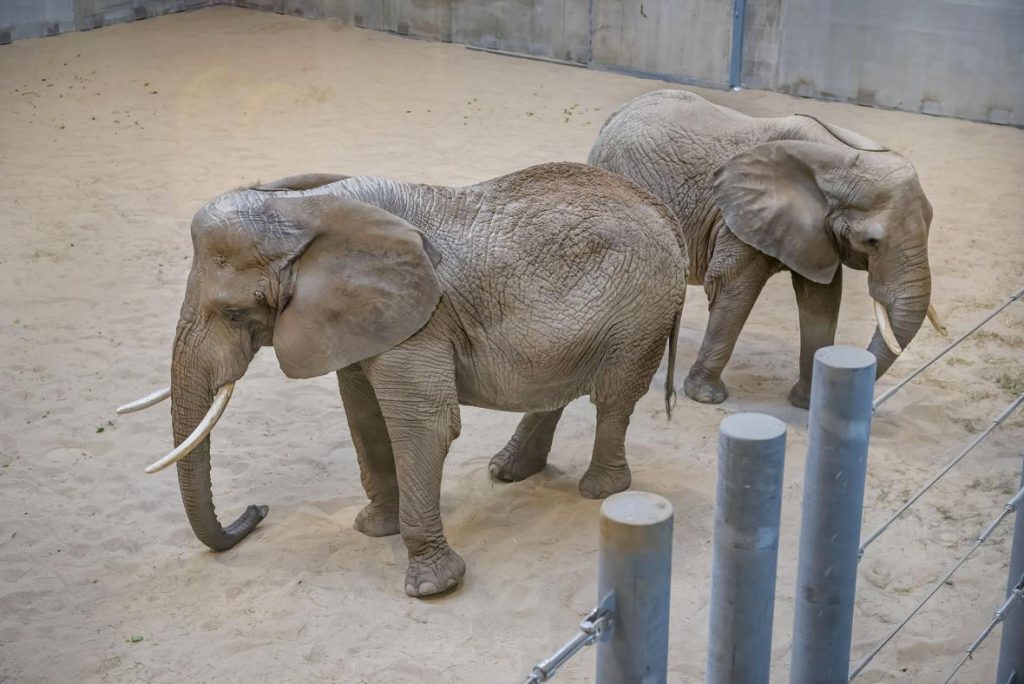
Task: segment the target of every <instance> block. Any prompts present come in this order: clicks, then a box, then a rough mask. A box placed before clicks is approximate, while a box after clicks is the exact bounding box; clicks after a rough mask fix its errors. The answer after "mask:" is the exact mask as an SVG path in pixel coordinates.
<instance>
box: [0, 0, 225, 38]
mask: <svg viewBox="0 0 1024 684" xmlns="http://www.w3.org/2000/svg"><path fill="white" fill-rule="evenodd" d="M217 4H220V0H0V45H3V44H5V43H10V42H11V41H13V40H19V39H21V38H37V37H39V36H55V35H57V34H59V33H67V32H68V31H75V30H79V31H88V30H89V29H94V28H98V27H100V26H106V25H107V24H116V23H119V22H122V21H134V20H136V19H145V18H146V17H153V16H156V15H158V14H167V13H168V12H181V11H183V10H187V9H194V8H196V7H206V6H208V5H217Z"/></svg>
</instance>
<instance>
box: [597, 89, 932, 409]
mask: <svg viewBox="0 0 1024 684" xmlns="http://www.w3.org/2000/svg"><path fill="white" fill-rule="evenodd" d="M856 148H863V149H856ZM865 150H875V151H865ZM879 150H882V148H880V147H879V146H878V145H877V143H874V142H872V141H871V140H869V139H867V138H865V137H864V136H861V135H858V134H856V133H853V132H852V131H848V130H845V129H841V128H839V127H836V126H827V125H825V124H823V123H821V122H819V121H817V120H815V119H812V118H810V117H805V116H788V117H781V118H753V117H750V116H747V115H745V114H741V113H739V112H736V111H733V110H731V109H728V108H726V107H720V106H718V105H714V104H711V103H710V102H708V101H707V100H704V99H703V98H701V97H699V96H697V95H694V94H692V93H688V92H685V91H679V90H662V91H655V92H652V93H648V94H646V95H642V96H640V97H638V98H636V99H634V100H632V101H630V102H628V103H627V104H625V105H624V106H623V107H622V108H620V109H619V110H618V111H617V112H615V113H614V114H612V116H611V117H610V118H609V119H608V121H607V122H606V123H605V125H604V128H603V129H602V130H601V133H600V135H599V136H598V139H597V142H596V143H595V144H594V147H593V149H592V150H591V152H590V157H589V160H588V161H589V163H591V164H593V165H595V166H598V167H601V168H604V169H608V170H610V171H614V172H616V173H619V174H622V175H623V176H625V177H626V178H629V179H630V180H632V181H634V182H635V183H637V184H639V185H640V186H641V187H644V188H646V189H647V190H649V191H651V192H652V193H654V194H655V195H656V196H658V197H659V198H661V199H662V200H663V201H664V202H665V203H666V204H667V205H668V206H669V208H670V209H672V211H673V212H674V213H675V214H676V216H677V217H678V218H679V219H680V223H681V226H682V230H683V233H684V236H685V240H686V245H687V250H688V252H689V255H690V260H691V267H690V280H689V282H690V284H694V285H695V284H703V285H704V289H705V291H706V292H707V294H708V299H709V301H710V318H709V321H708V327H707V331H706V332H705V335H704V341H703V343H702V344H701V348H700V353H699V354H698V356H697V360H696V362H695V363H694V364H693V367H692V368H691V369H690V372H689V375H688V376H687V378H686V382H685V384H684V390H685V392H686V395H687V396H689V397H690V398H691V399H694V400H696V401H700V402H706V403H719V402H721V401H724V400H725V398H726V397H727V396H728V392H727V390H726V387H725V384H724V383H723V382H722V378H721V375H722V370H723V369H724V368H725V365H726V363H727V362H728V361H729V357H730V356H731V355H732V351H733V347H734V346H735V344H736V339H737V337H738V336H739V334H740V330H741V329H742V328H743V324H744V322H745V321H746V319H747V316H748V314H749V313H750V310H751V308H752V307H753V305H754V302H755V300H756V299H757V297H758V295H759V293H760V292H761V288H762V287H763V286H764V284H765V282H766V281H767V280H768V278H769V277H770V276H771V275H773V274H774V273H777V272H778V271H780V270H789V271H790V272H791V276H792V280H793V289H794V290H795V291H796V299H797V305H798V307H799V314H800V379H799V381H798V382H797V383H796V385H795V386H794V387H793V388H792V390H791V391H790V394H789V400H790V402H791V403H793V404H794V405H796V406H801V407H804V408H806V407H807V406H808V402H809V398H810V387H811V370H812V368H813V365H814V363H813V362H814V352H815V351H817V350H818V349H819V348H821V347H823V346H828V345H830V344H832V343H833V342H834V340H835V331H836V321H837V319H838V316H839V300H840V295H841V293H842V268H841V267H840V264H841V263H842V264H845V265H846V266H849V267H850V268H855V269H859V270H867V271H868V287H869V290H870V294H871V296H872V297H873V298H875V299H876V300H878V301H879V302H881V303H882V304H883V305H884V306H885V308H886V310H887V311H888V312H889V318H890V320H891V321H892V326H893V330H894V332H895V335H896V338H897V340H898V341H899V343H900V345H901V346H902V347H903V348H906V346H907V344H908V343H909V342H910V341H911V340H912V339H913V337H914V335H915V334H916V333H917V330H918V328H919V327H920V326H921V322H922V320H923V319H924V317H925V314H926V311H927V308H928V302H929V298H930V296H931V275H930V272H929V268H928V228H929V225H930V223H931V218H932V208H931V205H930V204H929V203H928V200H927V198H926V197H925V195H924V191H923V190H922V189H921V184H920V182H919V181H918V177H917V173H916V172H915V170H914V167H913V166H912V165H911V163H910V162H909V161H907V160H906V159H905V158H904V157H902V156H900V155H898V154H896V153H894V152H890V151H884V150H882V151H879ZM868 350H869V351H870V352H871V353H872V354H874V355H875V356H876V357H877V359H878V375H879V376H881V375H882V374H883V373H885V371H886V370H887V369H888V368H889V366H890V365H892V363H893V361H894V360H895V358H896V357H895V354H893V353H892V352H891V351H890V350H889V348H888V347H887V346H886V345H885V343H884V341H883V340H882V337H881V335H880V333H879V332H878V330H877V329H876V331H875V334H874V337H873V338H872V340H871V343H870V346H869V347H868Z"/></svg>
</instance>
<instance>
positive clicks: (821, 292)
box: [789, 266, 843, 408]
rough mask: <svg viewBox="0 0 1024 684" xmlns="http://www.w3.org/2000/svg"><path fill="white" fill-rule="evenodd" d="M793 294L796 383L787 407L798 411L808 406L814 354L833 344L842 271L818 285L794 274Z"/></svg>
mask: <svg viewBox="0 0 1024 684" xmlns="http://www.w3.org/2000/svg"><path fill="white" fill-rule="evenodd" d="M792 275H793V290H794V291H795V292H796V303H797V307H798V309H799V311H800V379H799V380H798V381H797V383H796V384H795V385H793V389H791V390H790V391H789V403H791V404H793V406H799V407H800V408H808V407H809V406H810V404H811V373H812V371H813V370H814V354H815V352H817V351H818V350H819V349H821V348H822V347H827V346H829V345H831V344H833V343H834V342H835V339H836V323H837V322H838V321H839V301H840V299H841V298H842V294H843V267H842V266H840V267H839V268H837V269H836V274H835V276H834V277H833V278H832V282H831V283H827V284H824V285H823V284H820V283H816V282H814V281H812V280H808V279H807V278H804V277H803V276H802V275H800V274H798V273H796V272H794V273H793V274H792Z"/></svg>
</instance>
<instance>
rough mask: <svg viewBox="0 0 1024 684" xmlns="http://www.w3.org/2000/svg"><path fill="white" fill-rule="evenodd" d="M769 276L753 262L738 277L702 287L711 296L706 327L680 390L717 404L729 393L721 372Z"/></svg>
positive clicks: (767, 271)
mask: <svg viewBox="0 0 1024 684" xmlns="http://www.w3.org/2000/svg"><path fill="white" fill-rule="evenodd" d="M769 275H771V271H770V270H769V269H768V268H766V267H764V266H763V265H762V264H760V263H754V264H750V268H749V269H747V270H746V271H745V272H743V273H741V274H739V275H737V276H734V277H731V278H722V279H720V280H718V281H716V282H714V283H713V286H712V287H708V286H705V290H708V291H709V295H710V299H711V304H710V315H709V317H708V327H707V330H705V331H704V340H703V342H701V345H700V352H698V354H697V360H696V361H695V362H694V364H693V366H692V367H691V368H690V372H689V374H688V375H687V376H686V380H685V381H684V382H683V392H684V393H685V394H686V396H688V397H689V398H690V399H693V400H694V401H699V402H701V403H702V404H720V403H722V402H723V401H725V400H726V398H727V397H728V396H729V390H728V389H726V387H725V383H724V382H722V371H723V370H724V369H725V365H726V364H727V363H729V358H730V357H731V356H732V350H733V349H734V348H735V347H736V340H737V339H739V336H740V331H741V330H743V324H744V323H746V322H747V317H748V316H750V311H751V309H753V308H754V302H756V301H757V297H758V295H760V294H761V290H762V289H763V288H764V284H765V283H766V282H767V281H768V276H769ZM711 293H713V294H711Z"/></svg>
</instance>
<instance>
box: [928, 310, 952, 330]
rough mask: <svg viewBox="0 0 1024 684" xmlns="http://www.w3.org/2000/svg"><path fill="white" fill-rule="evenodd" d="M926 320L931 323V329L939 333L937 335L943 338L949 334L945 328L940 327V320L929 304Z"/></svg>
mask: <svg viewBox="0 0 1024 684" xmlns="http://www.w3.org/2000/svg"><path fill="white" fill-rule="evenodd" d="M928 320H929V322H931V324H932V327H933V328H935V329H936V330H938V331H939V334H940V335H942V336H943V337H945V336H946V335H948V334H949V330H947V329H946V326H944V325H942V320H941V319H940V318H939V313H938V312H937V311H936V310H935V307H934V306H932V305H931V304H929V305H928Z"/></svg>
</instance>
